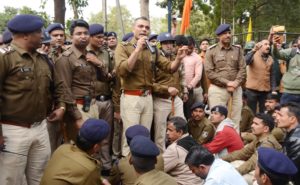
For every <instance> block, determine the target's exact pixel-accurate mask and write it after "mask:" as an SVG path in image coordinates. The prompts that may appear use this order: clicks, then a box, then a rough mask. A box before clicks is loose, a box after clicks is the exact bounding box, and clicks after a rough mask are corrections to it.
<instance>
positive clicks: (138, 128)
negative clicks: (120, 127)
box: [125, 125, 150, 145]
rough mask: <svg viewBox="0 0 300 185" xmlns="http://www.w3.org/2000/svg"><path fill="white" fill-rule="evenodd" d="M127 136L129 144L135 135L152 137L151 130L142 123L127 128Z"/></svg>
mask: <svg viewBox="0 0 300 185" xmlns="http://www.w3.org/2000/svg"><path fill="white" fill-rule="evenodd" d="M125 136H126V139H127V143H128V145H129V144H130V141H131V140H132V138H134V137H135V136H145V137H148V138H150V132H149V130H148V129H147V128H146V127H144V126H142V125H133V126H131V127H129V128H127V130H126V132H125Z"/></svg>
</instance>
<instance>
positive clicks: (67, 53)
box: [62, 48, 73, 57]
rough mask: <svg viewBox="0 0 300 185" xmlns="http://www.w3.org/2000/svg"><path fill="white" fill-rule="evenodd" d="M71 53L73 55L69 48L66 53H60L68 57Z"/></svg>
mask: <svg viewBox="0 0 300 185" xmlns="http://www.w3.org/2000/svg"><path fill="white" fill-rule="evenodd" d="M71 53H73V51H72V50H71V49H70V48H69V49H67V50H66V51H64V52H63V53H62V55H63V56H66V57H68V56H70V55H71Z"/></svg>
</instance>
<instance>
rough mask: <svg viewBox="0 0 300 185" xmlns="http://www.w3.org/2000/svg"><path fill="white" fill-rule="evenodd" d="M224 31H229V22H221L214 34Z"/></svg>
mask: <svg viewBox="0 0 300 185" xmlns="http://www.w3.org/2000/svg"><path fill="white" fill-rule="evenodd" d="M225 31H230V25H229V24H221V25H220V26H219V27H218V28H217V29H216V31H215V33H216V35H220V34H222V33H224V32H225Z"/></svg>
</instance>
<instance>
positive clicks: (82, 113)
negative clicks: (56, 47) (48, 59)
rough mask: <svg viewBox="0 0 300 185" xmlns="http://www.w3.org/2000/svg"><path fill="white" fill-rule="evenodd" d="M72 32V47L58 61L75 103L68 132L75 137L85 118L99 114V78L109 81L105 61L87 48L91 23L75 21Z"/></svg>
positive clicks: (69, 113) (70, 111)
mask: <svg viewBox="0 0 300 185" xmlns="http://www.w3.org/2000/svg"><path fill="white" fill-rule="evenodd" d="M70 34H71V36H72V46H71V47H70V48H69V49H68V50H67V51H65V52H64V53H63V54H62V56H61V57H60V58H59V59H58V60H57V62H56V64H55V69H56V70H57V73H58V75H59V77H60V79H61V80H63V82H64V85H65V87H66V88H67V95H66V97H65V99H66V100H67V101H68V102H70V103H72V105H70V106H69V107H68V108H67V113H68V117H67V131H68V138H69V139H75V137H76V135H77V132H78V128H80V127H81V125H82V123H83V121H84V120H86V119H88V118H98V117H99V110H98V106H97V104H96V99H95V98H96V95H97V92H98V91H97V88H99V87H98V85H99V84H98V81H99V80H100V79H101V80H106V79H107V76H108V75H107V73H106V71H105V69H104V64H103V63H102V61H100V60H99V59H98V58H97V56H96V55H95V54H93V53H90V52H88V51H87V49H86V47H87V45H88V43H89V37H90V35H89V25H88V23H87V22H85V21H84V20H74V21H72V23H71V27H70ZM74 122H75V124H74Z"/></svg>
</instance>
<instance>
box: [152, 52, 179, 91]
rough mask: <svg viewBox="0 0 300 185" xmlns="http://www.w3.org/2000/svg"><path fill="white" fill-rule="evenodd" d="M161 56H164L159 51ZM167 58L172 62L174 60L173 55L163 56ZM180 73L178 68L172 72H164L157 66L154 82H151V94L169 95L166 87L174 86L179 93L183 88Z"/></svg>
mask: <svg viewBox="0 0 300 185" xmlns="http://www.w3.org/2000/svg"><path fill="white" fill-rule="evenodd" d="M161 56H162V57H165V56H164V54H163V53H162V52H161ZM165 58H166V59H167V60H169V61H170V62H172V61H173V60H175V56H172V57H170V58H167V57H165ZM181 74H182V73H181V72H180V71H179V70H178V71H176V72H175V73H173V74H170V73H165V72H163V71H161V70H159V69H158V68H157V69H156V75H155V82H154V84H153V94H154V95H157V96H159V95H169V92H168V88H169V87H175V88H176V89H177V90H178V91H179V93H180V92H182V90H183V88H184V87H183V84H182V83H183V77H182V75H181Z"/></svg>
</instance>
